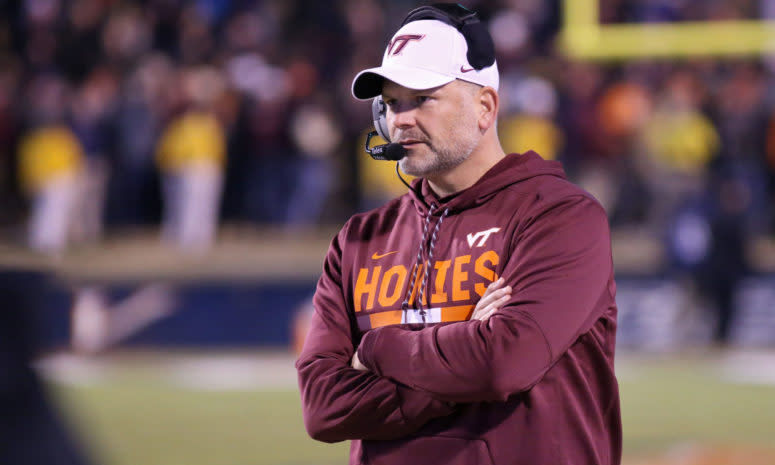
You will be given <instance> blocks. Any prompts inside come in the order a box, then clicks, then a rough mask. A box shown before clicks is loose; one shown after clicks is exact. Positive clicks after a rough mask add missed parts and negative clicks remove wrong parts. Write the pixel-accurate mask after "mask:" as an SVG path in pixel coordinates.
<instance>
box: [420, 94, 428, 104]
mask: <svg viewBox="0 0 775 465" xmlns="http://www.w3.org/2000/svg"><path fill="white" fill-rule="evenodd" d="M428 99H430V97H428V96H427V95H418V96H417V103H425V102H427V101H428Z"/></svg>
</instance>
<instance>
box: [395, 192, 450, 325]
mask: <svg viewBox="0 0 775 465" xmlns="http://www.w3.org/2000/svg"><path fill="white" fill-rule="evenodd" d="M435 208H436V204H431V205H430V209H429V210H428V214H427V215H426V217H425V224H424V226H423V232H422V237H421V239H420V248H419V249H418V250H417V258H416V259H415V264H414V270H413V272H412V279H411V280H410V282H409V287H408V288H407V289H406V295H405V296H404V301H403V303H402V304H401V308H402V309H404V310H407V309H408V308H409V298H410V297H411V295H412V292H413V291H414V287H415V285H416V284H417V278H418V277H419V270H420V266H422V264H423V261H422V255H423V250H424V248H425V240H426V239H427V237H428V228H429V226H430V223H431V218H432V217H433V209H435ZM448 215H449V208H445V209H444V211H443V212H442V214H441V216H440V217H439V221H438V222H437V223H436V226H435V227H434V228H433V233H432V234H431V240H430V244H429V245H428V258H427V259H426V261H425V266H424V268H425V269H424V270H423V277H422V281H420V282H421V284H420V292H419V293H418V300H417V307H418V308H419V309H420V314H421V315H422V317H423V319H425V309H423V299H424V298H425V292H426V289H427V288H428V280H429V278H430V265H431V261H432V260H433V249H434V248H435V247H436V239H437V238H438V234H439V229H440V228H441V223H442V222H444V218H446V217H447V216H448Z"/></svg>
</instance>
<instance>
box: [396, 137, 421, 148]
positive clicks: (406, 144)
mask: <svg viewBox="0 0 775 465" xmlns="http://www.w3.org/2000/svg"><path fill="white" fill-rule="evenodd" d="M398 143H399V144H401V145H403V146H404V147H405V148H412V147H416V146H418V145H420V144H422V143H423V141H421V140H417V139H403V140H400V141H399V142H398Z"/></svg>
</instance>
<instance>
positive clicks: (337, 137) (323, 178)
mask: <svg viewBox="0 0 775 465" xmlns="http://www.w3.org/2000/svg"><path fill="white" fill-rule="evenodd" d="M290 123H291V137H292V138H293V141H294V143H295V145H296V147H297V149H298V152H299V157H298V158H297V160H296V163H295V166H294V167H293V171H294V173H295V179H294V183H293V191H292V192H291V196H290V198H289V199H288V213H287V217H286V220H285V223H286V224H288V225H290V226H310V225H315V224H317V223H318V222H319V221H320V218H321V216H322V213H323V207H324V205H325V204H326V202H327V201H328V200H329V197H330V195H331V190H332V188H333V184H334V168H335V165H334V163H333V157H334V154H335V151H336V150H337V149H339V146H340V145H339V144H340V143H341V141H342V131H341V130H340V129H339V127H338V125H337V123H336V122H335V120H334V116H333V115H332V114H330V112H329V111H327V110H326V107H324V106H322V105H319V104H314V103H313V104H309V105H304V106H301V107H300V108H298V109H297V110H296V112H295V113H294V114H293V117H292V119H291V121H290Z"/></svg>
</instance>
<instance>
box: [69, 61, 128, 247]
mask: <svg viewBox="0 0 775 465" xmlns="http://www.w3.org/2000/svg"><path fill="white" fill-rule="evenodd" d="M116 94H117V78H116V76H115V74H114V73H113V72H112V71H111V70H110V69H107V68H96V69H94V70H93V71H92V72H91V73H90V74H89V76H88V78H87V79H86V80H85V81H84V82H83V83H82V84H81V86H80V87H79V88H78V89H77V90H76V92H75V95H74V97H73V98H72V100H71V102H70V103H71V105H70V115H71V117H70V121H71V126H72V128H73V132H74V133H75V135H76V136H77V137H78V140H79V141H80V143H81V146H82V147H83V150H84V155H85V160H84V161H85V163H84V167H83V176H82V177H81V179H80V182H79V184H80V186H79V187H80V192H79V194H78V203H77V206H76V215H77V218H78V220H77V221H76V222H75V225H74V226H75V230H74V235H75V240H76V241H79V242H95V241H96V240H98V239H99V238H100V237H101V236H102V227H103V210H104V204H105V195H106V187H107V185H106V184H107V180H108V175H109V159H110V152H111V151H112V149H113V147H112V144H111V142H112V141H111V136H112V135H113V134H112V128H111V127H110V126H111V120H112V118H113V117H114V112H115V111H116V105H117V98H116V97H117V96H116Z"/></svg>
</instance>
